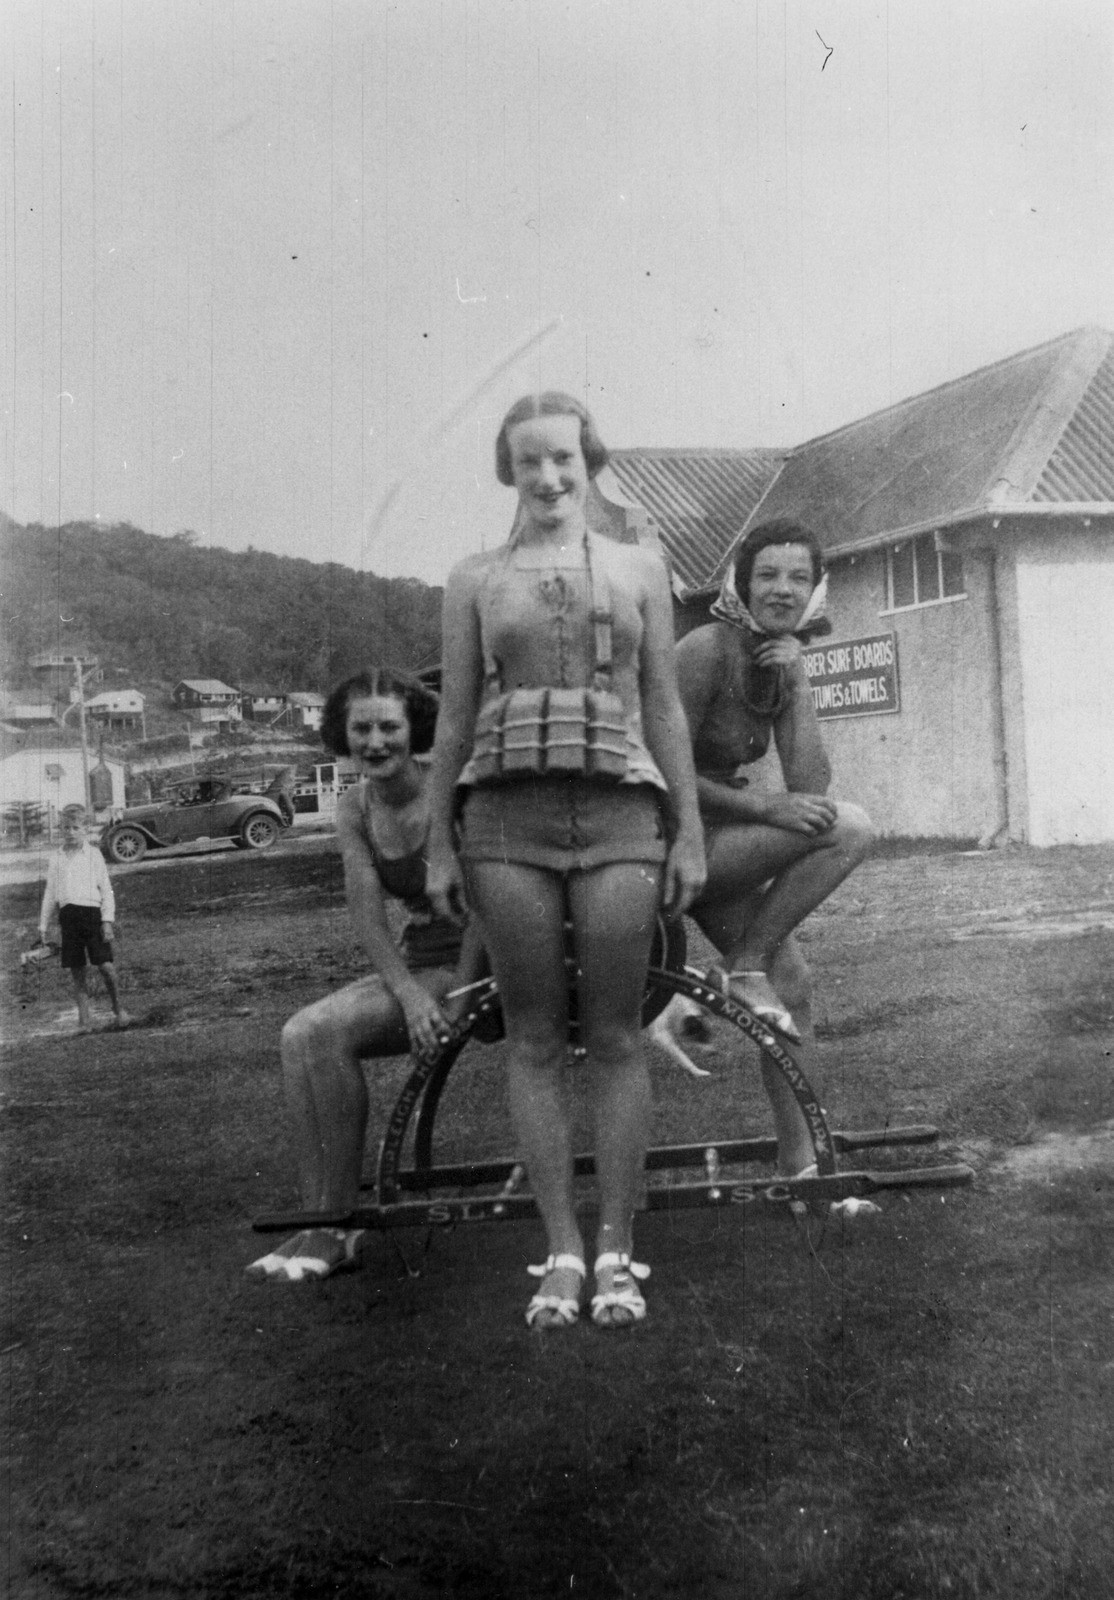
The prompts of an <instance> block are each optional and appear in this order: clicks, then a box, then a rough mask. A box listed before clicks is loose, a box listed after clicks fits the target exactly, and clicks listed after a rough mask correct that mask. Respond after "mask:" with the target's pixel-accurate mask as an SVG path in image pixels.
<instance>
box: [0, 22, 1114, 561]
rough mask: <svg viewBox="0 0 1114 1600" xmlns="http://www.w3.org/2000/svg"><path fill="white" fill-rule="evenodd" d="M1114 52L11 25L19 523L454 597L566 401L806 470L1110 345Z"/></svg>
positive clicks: (1051, 29) (9, 417)
mask: <svg viewBox="0 0 1114 1600" xmlns="http://www.w3.org/2000/svg"><path fill="white" fill-rule="evenodd" d="M1112 38H1114V8H1112V7H1111V6H1110V5H1109V4H1108V3H1107V0H1058V3H1057V4H1055V5H1050V4H1048V0H1039V3H1033V4H1029V3H1026V0H932V3H931V4H925V3H924V0H902V3H890V4H888V5H887V4H886V3H884V0H882V3H877V0H876V3H867V0H819V3H817V4H805V3H803V0H794V3H791V4H789V3H786V4H772V3H767V0H758V3H755V0H396V3H391V4H388V3H387V0H5V4H3V5H2V6H0V49H2V52H3V59H4V60H5V62H6V63H7V64H8V65H7V66H6V67H5V70H4V83H3V90H2V92H3V95H4V97H5V99H7V97H8V96H10V95H11V94H12V92H13V90H14V104H6V105H5V106H4V107H3V111H2V123H0V144H2V147H3V154H4V162H3V169H4V189H5V199H4V230H5V233H4V296H5V298H4V315H3V330H2V340H3V350H2V366H0V371H2V374H3V376H2V380H0V381H2V385H3V434H2V440H0V468H2V470H3V474H4V479H5V482H4V483H3V485H2V486H0V509H3V510H6V511H8V512H9V513H10V514H11V515H12V516H14V517H15V518H16V519H17V520H18V521H21V522H28V521H37V522H43V523H47V524H55V523H57V522H59V521H69V520H71V519H78V518H81V519H87V518H89V519H91V518H93V517H99V518H100V519H101V520H103V521H105V522H115V521H129V522H132V523H134V524H136V525H137V526H139V527H142V528H145V529H147V530H149V531H150V532H153V533H162V534H169V533H173V532H175V531H177V530H179V529H183V528H192V529H194V530H195V531H196V532H197V533H199V534H200V536H201V538H202V540H203V541H210V542H212V543H213V544H215V545H223V546H226V547H230V548H232V549H242V548H244V547H245V546H247V545H248V544H252V545H255V546H256V547H258V548H262V549H266V550H274V551H277V552H280V553H283V554H290V555H303V556H308V557H310V558H312V559H315V560H335V561H340V562H344V563H346V564H350V565H354V566H366V567H368V568H370V569H371V570H373V571H377V572H382V573H387V574H392V575H393V574H407V573H412V574H416V575H418V576H420V577H423V578H425V579H427V580H428V581H431V582H440V581H443V579H444V576H445V573H446V572H447V570H448V567H449V565H450V564H451V562H452V561H453V560H455V559H457V557H458V556H460V555H462V554H464V553H466V552H467V551H468V550H471V549H476V548H479V547H480V546H481V545H484V544H491V543H493V542H497V541H499V540H501V539H502V538H503V537H504V536H505V533H506V531H507V529H508V527H509V525H510V521H511V516H512V512H513V504H512V496H511V494H510V491H507V490H503V489H500V488H498V486H497V485H496V484H495V482H494V473H493V469H492V441H493V437H494V433H495V430H496V428H497V426H498V421H499V418H500V416H501V415H502V413H503V411H504V410H505V408H506V406H507V405H508V404H509V403H510V402H511V401H512V400H513V399H514V398H516V396H517V395H518V394H520V393H521V392H523V390H525V389H528V388H531V387H534V386H536V385H537V384H539V383H540V384H542V385H544V386H546V387H560V388H564V389H569V390H571V391H573V392H574V393H577V394H580V395H582V396H585V397H586V398H587V400H588V402H589V404H590V405H591V406H592V408H593V410H594V411H595V413H596V416H597V419H598V421H599V425H600V429H601V432H602V434H603V437H604V438H605V440H607V441H608V443H610V444H612V445H624V446H629V445H754V444H773V445H781V444H795V443H798V442H800V441H802V440H803V439H806V438H809V437H812V436H815V435H816V434H819V433H823V432H825V431H827V430H828V429H831V428H834V427H838V426H839V425H841V424H842V423H844V422H848V421H851V420H852V419H853V418H855V417H857V416H862V415H864V414H866V413H868V412H870V411H874V410H877V409H879V408H880V407H883V406H886V405H888V404H890V403H891V402H892V401H895V400H898V399H901V398H903V397H904V396H906V395H909V394H913V393H916V392H918V391H920V390H922V389H925V388H928V387H931V386H932V385H934V384H938V383H941V382H944V381H946V380H947V379H949V378H951V377H955V376H958V375H959V374H960V373H962V372H965V371H969V370H970V369H972V368H973V367H976V366H980V365H982V364H984V363H986V362H989V361H993V360H996V359H998V358H1000V357H1002V356H1006V355H1009V354H1011V353H1012V352H1013V351H1015V350H1019V349H1023V348H1025V347H1027V346H1030V345H1033V344H1037V343H1040V342H1041V341H1042V340H1045V339H1048V338H1052V337H1054V336H1056V335H1057V334H1060V333H1062V332H1065V331H1066V330H1068V329H1070V328H1073V327H1077V326H1079V325H1080V324H1083V323H1099V324H1102V325H1104V326H1106V327H1110V328H1114V261H1112V248H1111V246H1112V243H1114V109H1112V102H1114V96H1112V94H1111V88H1110V86H1111V81H1112V80H1111V69H1112V66H1114V59H1112V57H1114V49H1112ZM547 329H548V332H546V330H547ZM516 350H519V351H522V352H523V353H522V354H521V355H520V356H519V357H518V359H517V360H510V359H509V358H510V357H511V356H512V355H513V353H514V352H515V351H516ZM469 396H473V397H474V398H473V399H472V400H471V403H469V404H467V405H464V404H463V402H465V401H466V400H468V398H469ZM392 491H393V493H392ZM388 496H390V499H389V503H388V504H386V506H384V502H385V500H386V499H387V497H388Z"/></svg>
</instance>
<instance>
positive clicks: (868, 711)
mask: <svg viewBox="0 0 1114 1600" xmlns="http://www.w3.org/2000/svg"><path fill="white" fill-rule="evenodd" d="M805 671H806V672H807V673H808V681H809V687H810V688H811V689H812V702H813V704H814V705H815V707H816V715H817V716H818V717H819V718H820V720H821V721H824V720H825V719H828V718H832V717H877V716H882V715H885V714H887V713H888V712H891V711H900V710H901V696H900V689H899V685H898V678H897V638H896V637H895V635H894V634H892V633H875V634H871V636H870V637H869V638H867V639H847V640H845V641H844V642H843V643H842V644H822V645H820V644H817V645H812V646H811V647H810V648H809V649H807V650H806V651H805Z"/></svg>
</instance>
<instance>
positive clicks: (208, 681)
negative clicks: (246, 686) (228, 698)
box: [178, 678, 237, 695]
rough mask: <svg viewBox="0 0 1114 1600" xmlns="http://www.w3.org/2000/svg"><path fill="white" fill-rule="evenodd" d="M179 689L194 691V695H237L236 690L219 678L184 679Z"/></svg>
mask: <svg viewBox="0 0 1114 1600" xmlns="http://www.w3.org/2000/svg"><path fill="white" fill-rule="evenodd" d="M178 688H179V689H192V690H193V692H194V694H232V695H234V694H236V693H237V691H236V690H235V689H232V688H229V686H228V684H227V683H222V682H221V681H220V679H219V678H183V679H182V681H181V683H179V685H178Z"/></svg>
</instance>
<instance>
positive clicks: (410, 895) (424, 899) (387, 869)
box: [363, 787, 461, 972]
mask: <svg viewBox="0 0 1114 1600" xmlns="http://www.w3.org/2000/svg"><path fill="white" fill-rule="evenodd" d="M369 794H370V791H369V790H368V789H367V788H366V787H365V790H364V803H363V821H364V835H365V837H366V839H367V844H368V849H369V850H370V851H371V859H372V862H373V863H374V866H375V870H376V872H377V873H378V875H379V882H380V883H381V884H382V885H383V888H384V890H385V892H386V893H387V894H389V895H390V896H391V897H392V899H394V900H401V901H402V904H403V905H404V906H405V908H406V924H405V926H404V928H403V930H402V936H401V938H400V940H399V944H400V945H401V947H402V953H403V955H404V956H405V958H406V965H407V966H408V967H409V968H410V970H411V972H421V971H424V970H426V969H427V968H430V967H455V965H456V963H457V958H458V957H459V955H460V941H461V930H460V928H459V927H458V926H457V924H456V923H455V922H450V921H449V919H448V918H447V917H439V916H438V915H437V913H436V912H435V911H434V909H433V905H432V903H431V902H430V900H429V898H428V896H427V895H426V892H425V872H426V861H425V841H424V840H423V841H422V843H421V844H420V845H419V846H418V848H417V849H416V850H410V851H408V852H407V853H406V854H405V855H401V856H385V855H384V854H383V853H382V851H381V850H380V849H379V846H378V845H377V844H376V842H375V833H374V830H373V829H372V825H371V806H370V804H369Z"/></svg>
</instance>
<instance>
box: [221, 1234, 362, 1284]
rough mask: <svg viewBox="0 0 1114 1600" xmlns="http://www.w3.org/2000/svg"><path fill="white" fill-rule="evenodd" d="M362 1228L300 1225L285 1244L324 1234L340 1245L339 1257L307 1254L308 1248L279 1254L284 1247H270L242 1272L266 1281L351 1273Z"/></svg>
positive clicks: (328, 1276) (276, 1281)
mask: <svg viewBox="0 0 1114 1600" xmlns="http://www.w3.org/2000/svg"><path fill="white" fill-rule="evenodd" d="M366 1231H367V1230H366V1229H364V1228H303V1229H302V1231H301V1233H296V1234H295V1235H294V1237H293V1238H292V1239H288V1240H287V1245H294V1244H298V1243H300V1241H301V1240H303V1239H308V1238H310V1237H311V1236H312V1235H313V1234H315V1233H327V1234H328V1235H329V1237H330V1238H332V1239H336V1240H338V1241H339V1242H340V1243H341V1244H343V1246H344V1254H343V1255H342V1256H341V1258H340V1260H339V1261H326V1260H325V1258H324V1256H320V1255H311V1254H310V1253H309V1251H308V1249H306V1250H303V1251H294V1252H293V1253H292V1254H290V1255H283V1253H282V1250H283V1249H285V1248H286V1246H283V1247H282V1248H280V1249H278V1250H272V1251H271V1253H270V1255H266V1256H260V1257H259V1259H258V1261H253V1262H252V1263H251V1265H250V1266H247V1267H245V1268H244V1271H245V1272H246V1273H247V1275H248V1277H249V1278H260V1279H266V1280H267V1281H268V1282H270V1283H301V1282H302V1281H303V1280H304V1279H306V1278H315V1279H322V1278H331V1277H332V1276H333V1274H334V1273H335V1272H351V1271H352V1269H353V1268H354V1267H356V1266H357V1265H358V1263H357V1260H356V1255H357V1250H358V1247H359V1242H360V1240H361V1239H362V1238H363V1236H364V1234H365V1232H366Z"/></svg>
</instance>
